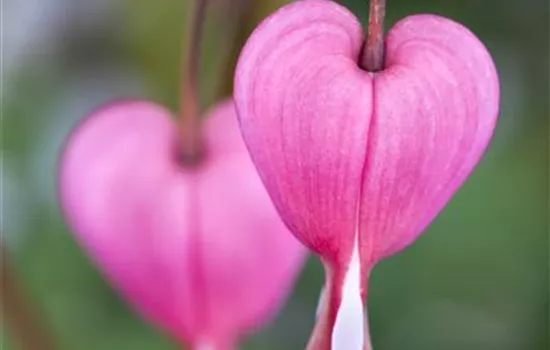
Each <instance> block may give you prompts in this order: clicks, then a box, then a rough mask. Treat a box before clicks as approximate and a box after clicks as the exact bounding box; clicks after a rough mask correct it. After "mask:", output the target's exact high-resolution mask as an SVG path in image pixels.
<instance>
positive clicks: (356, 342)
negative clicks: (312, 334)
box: [331, 235, 364, 350]
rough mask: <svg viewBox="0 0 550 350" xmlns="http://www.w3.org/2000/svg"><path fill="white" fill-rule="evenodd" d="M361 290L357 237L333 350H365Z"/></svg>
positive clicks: (345, 280) (334, 336)
mask: <svg viewBox="0 0 550 350" xmlns="http://www.w3.org/2000/svg"><path fill="white" fill-rule="evenodd" d="M360 288H361V262H360V260H359V248H358V245H357V235H356V236H355V242H354V246H353V253H352V256H351V262H350V265H349V268H348V271H347V272H346V276H345V277H344V286H343V289H342V301H341V303H340V307H339V308H338V313H337V314H336V323H335V324H334V330H333V332H332V340H331V349H332V350H362V349H363V342H364V338H363V337H364V334H363V332H364V324H363V322H364V315H363V302H362V300H361V291H360Z"/></svg>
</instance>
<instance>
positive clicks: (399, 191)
mask: <svg viewBox="0 0 550 350" xmlns="http://www.w3.org/2000/svg"><path fill="white" fill-rule="evenodd" d="M364 41H365V40H364V34H363V30H362V27H361V25H360V23H359V21H358V19H357V18H356V17H355V16H354V15H353V14H352V13H350V12H349V11H348V10H347V9H345V8H344V7H342V6H341V5H338V4H337V3H335V2H331V1H326V0H303V1H299V2H295V3H292V4H289V5H287V6H285V7H283V8H281V9H280V10H278V11H277V12H275V13H274V14H272V15H271V16H269V17H268V18H267V19H266V20H264V22H263V23H262V24H260V25H259V27H258V28H256V30H255V32H254V33H253V34H252V36H251V37H250V38H249V40H248V42H247V44H246V46H245V48H244V49H243V52H242V53H241V57H240V59H239V63H238V67H237V71H236V76H235V96H234V98H235V102H236V106H237V112H238V116H239V120H240V125H241V131H242V133H243V136H244V139H245V142H246V144H247V147H248V149H249V151H250V153H251V156H252V159H253V162H254V163H255V165H256V167H257V169H258V171H259V173H260V177H261V178H262V180H263V182H264V184H265V186H266V188H267V190H268V192H269V194H270V196H271V198H272V200H273V201H274V203H275V206H276V208H277V210H278V212H279V213H280V215H281V217H282V218H283V220H284V221H285V223H286V224H287V226H288V227H289V228H290V230H291V231H292V233H293V234H294V235H295V236H296V237H297V238H299V239H300V240H301V241H302V242H303V243H304V244H305V245H307V246H308V247H309V248H310V249H311V250H312V251H314V252H315V253H317V254H318V255H319V256H320V257H321V259H322V261H323V263H324V264H325V267H326V273H327V285H326V292H325V294H326V295H325V298H324V299H325V300H326V304H325V305H324V306H322V311H321V317H320V319H319V322H318V325H317V327H316V329H315V330H314V334H313V336H312V340H311V342H310V347H309V348H310V349H315V350H324V349H330V348H332V349H333V350H334V349H345V350H356V349H361V348H363V346H365V347H367V348H368V347H370V345H369V341H368V334H363V327H366V325H365V324H364V317H365V315H364V314H363V311H362V307H363V305H362V301H363V302H364V299H365V297H366V290H367V279H368V275H369V272H370V271H371V269H372V268H373V266H374V265H375V264H376V263H377V262H378V261H380V260H381V259H383V258H385V257H388V256H390V255H392V254H394V253H396V252H398V251H400V250H401V249H403V248H404V247H406V246H407V245H409V244H410V243H412V242H413V241H414V240H415V239H416V238H417V237H418V235H419V234H420V233H421V232H422V231H423V230H424V229H425V227H426V226H427V225H428V224H429V223H430V221H431V220H432V219H433V218H434V217H435V216H436V215H437V213H438V212H439V211H440V210H441V209H442V208H443V207H444V206H445V204H446V203H447V202H448V201H449V199H450V198H451V196H452V194H453V193H454V192H455V191H456V190H457V189H458V188H459V187H460V185H461V184H462V183H463V182H464V181H465V179H466V177H467V176H468V174H469V173H470V172H471V171H472V169H473V168H474V166H475V165H476V164H477V162H478V161H479V160H480V158H481V156H482V153H483V152H484V150H485V148H486V146H487V144H488V142H489V140H490V138H491V135H492V133H493V129H494V126H495V123H496V118H497V114H498V100H499V86H498V77H497V73H496V70H495V67H494V64H493V61H492V59H491V57H490V55H489V53H488V52H487V50H486V48H485V47H484V46H483V44H482V43H481V42H480V41H479V40H478V39H477V38H476V37H475V36H474V34H472V33H471V32H470V31H469V30H468V29H466V28H465V27H463V26H462V25H460V24H458V23H456V22H454V21H452V20H449V19H446V18H443V17H440V16H436V15H429V14H426V15H413V16H409V17H406V18H405V19H403V20H401V21H399V22H398V23H397V24H395V25H394V26H393V28H392V29H391V30H390V31H389V33H388V35H387V38H386V43H385V45H386V52H385V61H384V69H383V70H382V71H379V72H368V71H365V70H363V69H362V68H361V67H360V64H359V60H360V57H361V50H362V47H363V43H364ZM348 322H349V323H348ZM354 327H355V328H354ZM331 342H332V345H331ZM342 344H345V345H342Z"/></svg>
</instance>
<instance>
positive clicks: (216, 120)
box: [59, 100, 305, 350]
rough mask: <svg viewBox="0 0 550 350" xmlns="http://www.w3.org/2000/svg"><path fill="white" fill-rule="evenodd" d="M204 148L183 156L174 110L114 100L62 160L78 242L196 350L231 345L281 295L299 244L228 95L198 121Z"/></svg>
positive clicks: (145, 311) (66, 203) (63, 193)
mask: <svg viewBox="0 0 550 350" xmlns="http://www.w3.org/2000/svg"><path fill="white" fill-rule="evenodd" d="M203 136H204V142H205V149H206V154H205V158H204V159H203V161H202V162H201V163H200V164H198V165H196V166H195V167H183V166H182V165H181V164H180V159H179V152H178V150H179V145H180V144H181V143H180V142H178V136H177V128H176V126H175V124H174V122H173V121H172V120H171V118H170V113H169V112H168V111H167V110H165V109H164V108H163V107H161V106H159V105H157V104H155V103H152V102H148V101H143V100H133V101H117V102H114V103H111V104H108V105H106V106H103V107H101V108H99V109H97V110H96V111H94V112H93V113H92V114H91V115H90V116H88V117H87V118H86V119H85V120H84V121H83V122H82V124H81V125H80V126H78V127H77V128H76V129H75V130H74V131H73V133H72V134H71V135H70V137H69V139H68V141H67V143H66V146H65V148H64V151H63V154H62V158H61V161H60V180H59V196H60V201H61V204H62V209H63V211H64V214H65V216H66V218H67V220H68V223H69V226H70V227H71V228H72V230H73V232H74V233H75V235H76V237H77V238H78V240H79V241H80V242H81V243H82V245H83V246H84V248H85V250H86V251H87V252H88V253H89V254H90V255H91V257H92V258H93V259H94V260H95V261H96V262H97V264H98V265H99V267H100V268H101V270H102V271H103V273H104V274H105V275H106V277H107V279H108V280H109V281H110V282H111V283H112V285H113V286H114V287H115V288H116V289H117V290H118V291H119V292H120V293H122V295H123V296H124V297H125V298H126V299H127V300H128V301H129V303H130V304H131V305H132V306H133V307H134V308H135V309H137V311H138V312H139V313H140V314H141V315H142V316H144V317H145V318H147V319H149V320H150V321H152V322H154V323H156V324H157V325H159V326H160V327H162V328H164V329H165V330H166V331H168V332H170V333H171V334H172V335H173V336H174V337H176V338H177V340H178V341H180V342H183V343H188V344H190V345H191V346H192V347H193V348H194V349H215V350H227V349H232V348H233V346H234V345H235V343H236V342H237V340H238V339H237V338H238V337H239V336H241V335H242V334H243V333H245V332H247V331H250V330H251V329H252V328H255V327H258V326H260V325H262V324H263V323H265V322H266V321H267V320H269V319H270V318H271V317H272V316H273V315H274V314H275V313H276V312H277V311H278V309H279V307H280V305H281V303H282V302H283V301H284V299H285V298H286V296H287V295H288V293H289V291H290V288H291V287H292V285H293V282H294V280H295V278H296V277H297V274H298V272H299V269H300V268H301V265H302V262H303V259H304V255H305V254H304V253H305V250H304V248H303V246H302V245H301V244H300V243H299V242H298V241H297V240H296V239H295V238H294V237H292V235H290V234H288V232H286V228H285V227H284V224H283V223H282V222H281V220H280V219H279V217H278V215H277V213H276V211H275V209H274V207H273V204H272V203H271V201H270V199H269V197H268V195H267V193H266V191H265V188H264V187H263V185H262V183H261V181H260V179H259V177H258V175H257V173H256V171H255V169H254V166H253V164H252V162H251V161H250V157H249V155H248V153H247V151H246V149H245V146H244V143H243V141H242V138H241V135H240V132H239V130H238V125H237V120H236V116H235V108H234V104H233V102H232V101H227V102H224V103H221V104H219V105H217V106H216V107H215V108H213V109H212V110H211V111H210V112H209V113H208V117H207V120H206V122H205V125H204V128H203Z"/></svg>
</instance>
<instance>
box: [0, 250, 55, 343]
mask: <svg viewBox="0 0 550 350" xmlns="http://www.w3.org/2000/svg"><path fill="white" fill-rule="evenodd" d="M0 254H1V271H0V273H1V279H0V283H1V287H2V288H1V296H2V298H1V303H0V305H1V306H2V321H3V322H4V324H5V325H6V326H7V328H8V329H9V330H10V331H11V333H12V336H13V339H14V341H15V342H16V343H17V345H19V346H20V349H25V350H54V349H56V348H57V347H56V345H55V342H54V340H53V338H52V337H51V334H50V332H49V331H48V329H47V327H45V325H44V324H43V323H42V322H40V318H39V317H38V316H37V315H36V313H35V312H34V311H35V310H34V308H33V305H31V303H30V302H29V300H27V299H26V298H25V294H24V293H23V291H22V290H21V286H20V285H19V284H18V283H17V281H16V279H15V276H14V274H13V271H12V267H11V264H10V261H9V257H8V253H7V250H6V249H5V247H4V245H3V243H1V242H0Z"/></svg>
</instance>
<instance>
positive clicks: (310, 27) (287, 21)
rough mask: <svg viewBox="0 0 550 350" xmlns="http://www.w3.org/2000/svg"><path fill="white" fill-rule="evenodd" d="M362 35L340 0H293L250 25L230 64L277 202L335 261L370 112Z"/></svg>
mask: <svg viewBox="0 0 550 350" xmlns="http://www.w3.org/2000/svg"><path fill="white" fill-rule="evenodd" d="M362 41H363V32H362V29H361V25H360V23H359V22H358V21H357V19H356V17H355V16H354V15H353V14H351V13H350V12H349V11H348V10H346V9H345V8H344V7H342V6H340V5H338V4H336V3H334V2H330V1H324V0H305V1H298V2H295V3H292V4H289V5H287V6H285V7H283V8H281V9H280V10H279V11H277V12H276V13H274V14H273V15H271V16H270V17H268V18H267V19H266V20H265V21H264V22H263V23H262V24H261V25H260V26H259V27H258V28H257V29H256V30H255V32H254V33H253V34H252V36H251V37H250V39H249V40H248V42H247V44H246V45H245V48H244V49H243V52H242V54H241V57H240V59H239V62H238V66H237V70H236V74H235V101H236V104H237V110H238V114H239V120H240V124H241V130H242V133H243V136H244V139H245V142H246V144H247V147H248V149H249V151H250V153H251V156H252V159H253V161H254V163H255V164H256V166H257V169H258V172H259V174H260V177H261V178H262V180H263V182H264V184H265V186H266V188H267V190H268V192H269V194H270V196H271V198H272V200H273V201H274V203H275V206H276V207H277V210H278V211H279V213H280V214H281V217H282V218H283V220H284V221H285V223H286V224H287V226H288V227H289V228H290V229H291V231H292V232H293V233H294V234H295V235H296V236H297V237H298V238H299V239H300V240H301V241H302V242H304V244H306V245H307V246H308V247H310V248H311V249H312V250H313V251H315V252H317V253H319V254H321V255H322V256H323V257H324V258H325V259H327V260H333V261H334V262H337V263H342V262H343V263H347V262H348V261H347V260H349V259H350V257H351V251H352V248H353V242H354V236H355V226H356V223H357V222H356V221H357V220H356V218H357V201H358V196H359V192H360V186H361V175H362V170H363V164H364V160H365V156H366V150H367V147H366V145H367V135H368V131H369V123H370V118H371V112H372V81H371V76H370V75H369V74H368V73H366V72H364V71H361V70H360V69H359V68H358V66H357V63H356V60H357V57H359V54H360V50H361V46H362Z"/></svg>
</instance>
